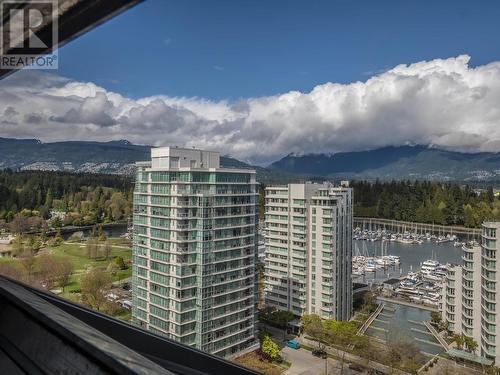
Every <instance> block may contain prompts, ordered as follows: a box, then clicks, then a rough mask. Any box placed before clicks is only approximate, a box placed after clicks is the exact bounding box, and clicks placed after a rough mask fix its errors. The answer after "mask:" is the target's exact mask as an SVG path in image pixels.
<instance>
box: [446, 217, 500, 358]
mask: <svg viewBox="0 0 500 375" xmlns="http://www.w3.org/2000/svg"><path fill="white" fill-rule="evenodd" d="M482 228H483V233H482V238H481V244H467V245H466V246H464V247H463V254H462V265H461V266H455V267H453V268H451V269H450V270H449V272H448V274H447V277H446V279H445V281H444V285H443V289H442V300H441V315H442V318H443V320H444V321H446V322H448V329H449V330H450V331H452V332H454V333H456V334H459V335H460V334H463V335H465V336H468V337H471V338H473V339H474V341H476V343H477V344H478V348H477V350H476V354H477V355H480V356H481V357H485V358H487V359H491V360H493V361H495V363H496V364H497V365H498V364H499V363H500V335H499V333H498V332H497V331H496V327H497V326H499V325H500V308H499V310H498V311H497V306H500V293H499V290H500V289H499V288H500V264H499V259H500V258H499V257H500V222H485V223H483V225H482Z"/></svg>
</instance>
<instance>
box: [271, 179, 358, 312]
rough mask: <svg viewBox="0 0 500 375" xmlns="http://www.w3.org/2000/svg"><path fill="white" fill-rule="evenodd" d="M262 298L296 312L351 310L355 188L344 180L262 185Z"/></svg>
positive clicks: (278, 306) (283, 308)
mask: <svg viewBox="0 0 500 375" xmlns="http://www.w3.org/2000/svg"><path fill="white" fill-rule="evenodd" d="M265 208H266V220H265V231H266V235H265V238H266V250H265V251H266V253H265V301H266V304H267V305H269V306H275V307H277V308H278V309H281V310H289V311H292V312H293V313H294V314H295V315H297V316H300V315H303V314H318V315H320V316H321V317H323V318H328V319H337V320H347V319H349V318H350V317H351V315H352V280H351V271H352V216H353V191H352V189H351V188H349V187H348V183H347V182H345V181H343V182H342V184H341V186H338V187H335V186H333V185H331V184H329V183H323V184H317V183H309V182H308V183H303V184H289V185H286V186H270V187H267V188H266V195H265Z"/></svg>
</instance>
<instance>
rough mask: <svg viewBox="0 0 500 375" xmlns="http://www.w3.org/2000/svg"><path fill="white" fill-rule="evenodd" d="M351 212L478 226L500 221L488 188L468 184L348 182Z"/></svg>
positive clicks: (497, 204) (498, 207) (497, 203)
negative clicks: (352, 204)
mask: <svg viewBox="0 0 500 375" xmlns="http://www.w3.org/2000/svg"><path fill="white" fill-rule="evenodd" d="M351 185H352V187H353V188H354V199H355V210H354V212H355V215H356V216H368V217H380V218H386V219H395V220H404V221H417V222H423V223H434V224H443V225H465V226H467V227H478V226H480V225H481V223H482V222H483V221H484V220H500V200H499V199H498V198H496V197H495V196H494V194H493V189H492V188H489V189H488V190H485V191H484V192H481V193H479V194H477V193H476V192H475V191H474V190H473V189H472V188H471V187H470V186H460V185H458V184H444V183H439V182H426V181H424V182H422V181H415V182H410V181H392V182H379V181H377V182H375V183H369V182H365V181H358V182H353V183H351Z"/></svg>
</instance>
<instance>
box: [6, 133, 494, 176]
mask: <svg viewBox="0 0 500 375" xmlns="http://www.w3.org/2000/svg"><path fill="white" fill-rule="evenodd" d="M150 149H151V147H150V146H143V145H134V144H132V143H130V142H128V141H126V140H119V141H110V142H87V141H66V142H52V143H43V142H41V141H39V140H37V139H14V138H0V168H1V169H5V168H11V169H15V170H32V169H35V170H59V171H68V172H92V173H115V174H132V173H133V171H134V163H135V162H136V161H144V160H149V158H150ZM221 164H222V165H223V166H226V167H238V168H253V169H256V170H257V175H258V179H259V181H261V182H264V183H276V182H280V183H286V182H289V181H294V180H295V181H296V180H305V179H312V180H324V179H369V180H373V179H376V178H379V179H427V180H443V181H450V180H454V181H498V180H500V153H487V152H482V153H461V152H455V151H447V150H442V149H437V148H433V147H427V146H399V147H384V148H379V149H375V150H370V151H359V152H341V153H336V154H304V155H297V154H289V155H287V156H285V157H284V158H282V159H280V160H278V161H276V162H274V163H272V164H270V165H269V166H268V167H266V168H265V167H259V166H252V165H250V164H247V163H244V162H242V161H239V160H237V159H235V158H232V157H229V156H222V157H221Z"/></svg>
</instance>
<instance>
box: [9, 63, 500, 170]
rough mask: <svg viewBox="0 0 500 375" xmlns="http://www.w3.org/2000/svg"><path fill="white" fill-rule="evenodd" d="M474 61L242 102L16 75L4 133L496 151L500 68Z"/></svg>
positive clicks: (236, 151) (278, 147)
mask: <svg viewBox="0 0 500 375" xmlns="http://www.w3.org/2000/svg"><path fill="white" fill-rule="evenodd" d="M468 62H469V57H468V56H458V57H456V58H449V59H436V60H432V61H422V62H418V63H415V64H411V65H398V66H396V67H394V68H393V69H389V70H387V71H385V72H383V73H380V74H378V75H376V76H373V77H371V78H370V79H368V80H367V81H365V82H354V83H351V84H338V83H325V84H323V85H318V86H316V87H315V88H314V89H313V90H312V91H311V92H308V93H301V92H297V91H292V92H288V93H284V94H281V95H276V96H271V97H260V98H248V99H243V100H240V101H238V102H230V101H226V100H222V101H211V100H208V99H203V98H196V97H195V98H184V97H180V98H179V97H168V96H154V97H146V98H141V99H138V100H135V99H130V98H126V97H123V96H122V95H120V94H117V93H114V92H110V91H107V90H105V89H104V88H102V87H99V86H96V85H95V84H93V83H86V82H75V81H72V80H69V79H67V78H64V77H60V76H57V75H52V74H47V73H39V72H33V71H31V72H30V71H27V72H20V73H17V74H15V75H13V76H11V77H9V78H7V79H6V80H4V81H3V82H1V83H0V118H1V121H0V134H1V136H3V137H24V138H26V137H30V138H34V137H36V138H39V139H41V140H43V141H60V140H77V139H79V140H110V139H128V140H130V141H131V142H134V143H141V144H151V145H165V144H178V145H186V146H196V147H201V148H207V149H218V150H220V151H221V152H222V153H227V154H231V155H233V156H235V157H238V158H241V159H244V160H251V161H257V162H267V161H271V160H274V159H276V158H279V157H281V156H283V155H285V154H288V153H290V152H294V153H311V152H338V151H351V150H364V149H371V148H377V147H382V146H388V145H402V144H407V143H412V144H432V145H434V146H436V147H446V148H450V149H454V150H460V151H467V152H473V151H500V63H499V62H493V63H490V64H487V65H483V66H478V67H475V68H471V67H469V66H468Z"/></svg>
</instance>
